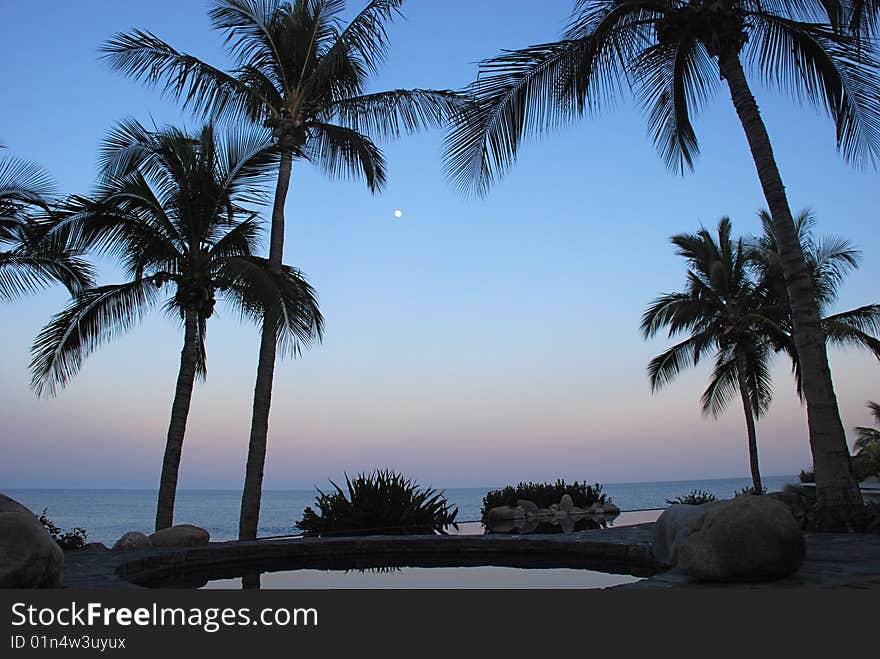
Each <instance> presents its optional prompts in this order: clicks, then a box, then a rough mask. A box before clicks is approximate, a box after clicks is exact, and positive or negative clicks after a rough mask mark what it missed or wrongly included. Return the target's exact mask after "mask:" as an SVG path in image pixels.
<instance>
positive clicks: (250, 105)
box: [100, 30, 257, 118]
mask: <svg viewBox="0 0 880 659" xmlns="http://www.w3.org/2000/svg"><path fill="white" fill-rule="evenodd" d="M100 52H101V53H102V55H101V57H102V59H103V60H104V61H105V62H106V63H107V64H108V65H109V66H110V68H111V69H113V70H114V71H118V72H119V73H122V74H123V75H126V76H129V77H131V78H134V79H136V80H140V81H142V82H144V83H146V84H147V85H149V86H151V87H157V88H159V89H160V90H161V92H162V94H163V95H166V96H169V97H171V98H174V99H176V100H179V101H181V102H182V104H183V107H184V108H189V109H192V110H193V111H194V112H196V113H198V114H201V115H203V116H214V117H226V116H230V117H235V116H249V117H251V118H256V117H257V111H256V110H255V108H254V99H253V95H252V93H251V91H250V90H249V89H248V88H247V86H246V85H244V84H243V83H241V82H240V81H239V80H237V79H236V78H235V77H234V76H232V75H230V74H228V73H226V72H224V71H222V70H220V69H217V68H215V67H213V66H210V65H209V64H206V63H205V62H203V61H201V60H200V59H198V58H197V57H195V56H193V55H188V54H186V53H181V52H178V51H177V50H175V49H174V48H173V47H172V46H170V45H169V44H167V43H165V42H164V41H162V39H160V38H159V37H157V36H156V35H154V34H152V33H151V32H146V31H143V30H133V31H132V32H130V33H128V34H123V33H117V34H116V35H114V36H113V37H112V38H111V39H110V40H108V41H107V42H106V43H105V44H103V45H102V46H101V48H100Z"/></svg>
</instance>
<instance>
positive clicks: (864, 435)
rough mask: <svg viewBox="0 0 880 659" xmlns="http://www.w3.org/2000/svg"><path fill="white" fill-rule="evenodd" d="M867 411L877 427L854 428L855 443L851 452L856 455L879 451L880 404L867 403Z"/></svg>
mask: <svg viewBox="0 0 880 659" xmlns="http://www.w3.org/2000/svg"><path fill="white" fill-rule="evenodd" d="M868 409H869V410H871V416H873V417H874V422H875V423H876V424H877V426H878V427H877V428H866V427H864V426H856V429H855V430H856V441H855V444H853V450H854V451H855V452H856V453H857V454H861V453H866V452H868V451H871V450H880V403H875V402H874V401H868Z"/></svg>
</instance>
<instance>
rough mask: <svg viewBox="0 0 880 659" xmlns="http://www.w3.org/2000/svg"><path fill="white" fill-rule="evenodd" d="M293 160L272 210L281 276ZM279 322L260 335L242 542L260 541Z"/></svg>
mask: <svg viewBox="0 0 880 659" xmlns="http://www.w3.org/2000/svg"><path fill="white" fill-rule="evenodd" d="M292 168H293V160H292V157H291V154H290V153H289V152H284V153H283V154H282V155H281V162H280V164H279V166H278V183H277V184H276V186H275V202H274V204H273V206H272V232H271V235H270V238H269V270H270V271H274V272H277V273H280V272H281V262H282V261H281V259H282V256H283V253H284V203H285V201H287V190H288V188H289V187H290V173H291V170H292ZM276 322H277V318H275V317H273V316H270V315H267V316H266V317H265V318H264V320H263V330H262V332H261V335H260V356H259V359H258V361H257V381H256V384H255V385H254V405H253V413H252V416H251V435H250V441H249V442H248V457H247V466H246V467H245V477H244V490H243V491H242V495H241V516H240V518H239V522H238V537H239V539H240V540H253V539H254V538H256V537H257V528H258V527H259V524H260V501H261V499H262V494H263V468H264V466H265V464H266V436H267V435H268V433H269V408H270V407H271V404H272V383H273V381H274V379H275V351H276V348H277V336H276V333H275V328H276Z"/></svg>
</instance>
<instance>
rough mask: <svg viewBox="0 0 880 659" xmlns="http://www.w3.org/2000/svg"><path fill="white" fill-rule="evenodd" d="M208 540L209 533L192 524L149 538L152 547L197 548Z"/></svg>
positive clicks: (170, 529)
mask: <svg viewBox="0 0 880 659" xmlns="http://www.w3.org/2000/svg"><path fill="white" fill-rule="evenodd" d="M210 540H211V534H210V533H208V532H207V531H206V530H205V529H202V528H199V527H198V526H193V525H192V524H178V525H176V526H172V527H169V528H167V529H162V530H161V531H156V532H155V533H154V534H153V535H151V536H150V542H152V543H153V546H154V547H198V546H200V545H206V544H208V542H209V541H210Z"/></svg>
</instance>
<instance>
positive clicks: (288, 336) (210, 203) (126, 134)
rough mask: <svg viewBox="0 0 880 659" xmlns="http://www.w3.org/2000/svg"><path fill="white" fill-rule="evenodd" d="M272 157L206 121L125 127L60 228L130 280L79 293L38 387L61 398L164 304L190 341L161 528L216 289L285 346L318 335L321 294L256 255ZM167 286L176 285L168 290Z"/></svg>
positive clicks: (36, 365) (43, 355)
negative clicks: (196, 126)
mask: <svg viewBox="0 0 880 659" xmlns="http://www.w3.org/2000/svg"><path fill="white" fill-rule="evenodd" d="M276 161H277V153H275V151H274V149H273V148H272V144H271V140H270V139H269V138H268V137H267V136H266V135H265V134H262V135H261V134H259V133H258V132H257V131H253V130H251V131H239V132H237V133H230V134H228V135H227V136H225V139H223V140H222V141H215V135H214V129H213V127H212V126H210V125H208V126H206V127H205V128H203V129H202V131H201V132H200V133H199V134H198V135H195V136H190V135H188V134H186V133H185V132H183V131H181V130H179V129H175V128H167V129H164V130H161V131H158V132H149V131H147V130H146V129H145V128H144V127H143V126H142V125H141V124H139V123H138V122H137V121H134V120H129V121H126V122H122V123H120V124H118V125H117V126H116V127H115V128H114V129H113V130H112V131H111V133H110V135H109V137H108V138H107V140H106V142H105V144H104V149H103V170H104V180H103V181H102V182H101V184H100V185H99V188H98V191H97V193H96V195H95V196H94V198H92V199H88V198H82V197H77V198H74V199H73V200H72V201H71V202H70V203H69V206H70V208H69V213H70V216H69V218H68V219H66V220H65V221H64V222H62V225H63V227H64V228H66V229H67V230H69V231H71V232H72V234H73V235H74V236H75V237H76V240H77V244H81V245H89V246H93V247H95V248H98V249H100V250H102V251H104V252H107V253H109V254H111V255H113V256H115V257H117V258H118V259H119V261H120V263H121V265H122V267H123V268H124V269H125V271H127V272H128V274H129V275H130V276H131V279H130V280H129V281H127V282H125V283H122V284H110V285H106V286H98V287H96V288H92V289H89V290H86V291H83V292H82V293H80V294H79V295H77V296H76V297H75V298H74V300H73V302H72V303H71V304H70V305H69V306H68V307H67V308H66V309H64V310H63V311H61V312H60V313H58V314H57V315H55V316H54V317H53V318H52V320H51V321H50V322H49V323H48V324H47V325H46V327H44V328H43V330H42V331H41V332H40V334H39V335H38V336H37V338H36V340H35V342H34V346H33V349H32V354H33V359H32V362H31V369H32V373H33V381H32V388H33V389H34V390H35V391H36V392H37V394H50V395H51V394H54V393H55V392H56V389H57V387H59V386H64V385H65V384H66V383H67V382H68V381H69V380H70V378H71V377H72V376H73V375H74V374H75V373H76V372H77V371H78V370H79V369H80V367H81V365H82V362H83V360H84V358H85V357H86V356H87V355H88V354H90V353H91V352H92V351H93V350H95V349H96V348H97V347H98V346H99V345H100V344H101V343H103V342H105V341H107V340H109V339H111V338H113V337H115V336H116V335H118V334H120V333H121V332H124V331H126V330H128V329H130V328H131V327H132V326H133V325H134V324H135V323H136V322H137V321H138V320H140V318H141V317H142V316H143V315H144V314H145V313H146V312H147V311H148V310H150V309H151V308H152V307H154V306H155V305H156V304H157V303H158V302H159V300H160V297H161V294H162V288H163V286H165V285H166V284H167V285H168V286H167V288H166V289H165V290H168V295H167V297H166V301H165V305H164V306H165V310H166V311H167V312H169V313H171V314H173V315H175V316H178V317H179V318H180V320H181V321H182V324H183V329H184V340H183V349H182V351H181V354H180V370H179V373H178V376H177V386H176V388H175V393H174V401H173V404H172V406H171V421H170V423H169V426H168V436H167V443H166V446H165V457H164V460H163V463H162V475H161V479H160V485H159V498H158V503H157V507H156V530H159V529H163V528H166V527H168V526H171V524H172V523H173V516H174V500H175V495H176V490H177V474H178V469H179V466H180V456H181V449H182V446H183V439H184V433H185V431H186V421H187V416H188V414H189V407H190V399H191V397H192V391H193V384H194V381H195V379H196V378H197V377H199V378H204V377H205V374H206V359H205V358H206V353H205V332H206V329H207V321H208V319H209V318H211V316H212V315H213V312H214V305H215V300H216V295H217V294H218V293H219V294H221V295H223V296H224V298H225V299H226V300H227V302H229V303H230V304H231V305H232V306H233V307H235V308H236V309H237V310H238V311H239V312H240V314H241V315H242V317H243V318H248V319H251V320H253V321H256V322H263V319H264V318H266V319H272V321H273V322H275V325H274V327H273V336H276V337H278V340H279V342H280V344H281V346H282V348H284V349H287V350H289V351H298V350H299V349H300V346H301V345H307V344H308V343H310V342H311V341H312V340H313V339H315V338H316V337H317V338H320V336H321V332H322V323H323V321H322V318H321V314H320V312H319V310H318V304H317V301H316V299H315V293H314V291H313V290H312V288H311V286H310V285H309V284H308V282H307V281H306V280H305V279H304V277H303V276H302V274H301V273H300V272H299V271H297V270H295V269H294V268H291V267H289V266H284V265H282V266H281V268H280V270H279V269H277V268H269V267H268V263H267V262H266V260H265V259H262V258H258V257H256V256H254V255H253V254H254V250H255V249H256V247H257V242H258V239H259V233H260V229H259V223H258V220H257V214H256V212H254V211H253V210H250V208H251V207H253V206H255V205H256V204H259V203H260V202H261V201H263V200H264V196H263V193H262V187H261V184H262V183H263V182H264V179H265V175H266V173H267V172H271V166H272V164H273V163H274V162H276ZM169 289H170V290H169Z"/></svg>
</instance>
